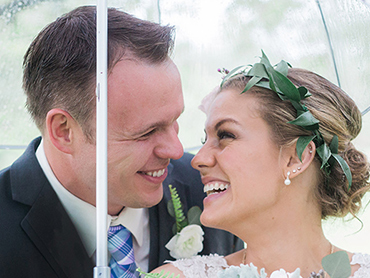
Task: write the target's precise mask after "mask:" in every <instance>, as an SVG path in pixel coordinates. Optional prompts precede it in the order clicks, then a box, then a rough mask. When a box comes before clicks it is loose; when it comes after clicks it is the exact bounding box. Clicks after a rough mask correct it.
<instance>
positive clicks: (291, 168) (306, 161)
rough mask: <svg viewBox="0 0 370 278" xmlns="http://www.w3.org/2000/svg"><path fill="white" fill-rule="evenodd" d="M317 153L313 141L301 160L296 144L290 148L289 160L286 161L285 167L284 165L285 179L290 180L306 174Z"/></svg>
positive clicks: (288, 152)
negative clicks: (303, 173)
mask: <svg viewBox="0 0 370 278" xmlns="http://www.w3.org/2000/svg"><path fill="white" fill-rule="evenodd" d="M315 153H316V146H315V143H314V142H312V141H311V142H310V143H309V144H308V145H307V147H306V148H305V149H304V151H303V153H302V155H301V158H299V157H298V154H297V149H296V144H294V145H293V146H292V147H291V148H288V150H287V153H286V155H287V159H284V161H285V165H283V171H284V173H283V175H284V178H287V176H289V179H290V178H294V177H296V176H298V175H299V174H300V173H302V172H304V171H305V170H306V169H307V168H308V166H310V164H311V162H312V161H313V159H314V158H315ZM288 173H289V174H288Z"/></svg>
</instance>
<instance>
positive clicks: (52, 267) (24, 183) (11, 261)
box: [0, 138, 242, 278]
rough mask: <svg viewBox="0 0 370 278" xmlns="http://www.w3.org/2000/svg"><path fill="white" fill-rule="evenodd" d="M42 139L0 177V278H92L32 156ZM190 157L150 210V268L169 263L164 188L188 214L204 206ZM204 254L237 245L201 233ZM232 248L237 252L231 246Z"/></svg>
mask: <svg viewBox="0 0 370 278" xmlns="http://www.w3.org/2000/svg"><path fill="white" fill-rule="evenodd" d="M39 143H40V138H37V139H35V140H34V141H32V142H31V144H30V145H29V146H28V148H27V150H26V151H25V153H24V154H23V155H22V156H21V157H20V158H19V159H18V160H16V161H15V162H14V163H13V165H12V166H10V167H9V168H7V169H4V170H2V171H1V172H0V225H1V228H0V277H3V278H8V277H9V278H10V277H12V278H18V277H27V278H41V277H46V278H53V277H70V278H72V277H76V278H83V277H93V268H94V265H93V262H92V261H91V259H90V258H89V257H88V255H87V253H86V251H85V248H84V246H83V244H82V242H81V240H80V238H79V235H78V233H77V231H76V228H75V227H74V225H73V223H72V222H71V220H70V218H69V217H68V215H67V213H66V211H65V210H64V208H63V206H62V204H61V203H60V201H59V199H58V197H57V195H56V193H55V192H54V190H53V188H52V187H51V185H50V184H49V182H48V180H47V179H46V177H45V175H44V173H43V171H42V169H41V167H40V165H39V164H38V161H37V159H36V156H35V151H36V149H37V146H38V145H39ZM191 157H192V156H191V155H189V154H185V155H184V157H183V158H181V159H179V160H177V161H173V162H172V164H171V165H170V166H169V167H170V168H169V172H170V174H169V176H168V178H167V180H166V181H165V183H164V198H163V200H162V201H161V202H160V203H159V204H158V205H157V206H155V207H153V208H150V209H149V221H150V237H151V243H150V258H149V268H150V269H153V268H155V267H157V266H158V265H161V264H162V263H163V261H164V260H165V259H171V257H170V256H169V252H168V250H167V249H166V248H165V247H164V245H165V244H166V243H167V242H168V240H169V239H170V238H171V237H172V235H173V234H172V225H173V223H174V221H175V220H174V219H173V218H172V217H171V216H170V215H169V214H168V212H167V209H166V206H167V202H168V200H169V198H170V195H169V190H168V184H172V185H173V186H175V187H176V188H177V190H178V193H179V195H180V198H181V200H182V201H183V205H184V210H185V211H186V210H187V209H188V208H190V207H191V206H193V205H198V206H201V205H202V199H203V197H204V193H203V192H202V188H203V187H202V186H201V185H200V177H199V173H198V172H197V171H195V170H193V169H192V168H191V167H190V166H189V162H190V159H191ZM204 230H205V240H204V245H205V246H204V250H203V253H204V254H208V253H211V252H212V253H219V254H227V253H230V252H233V251H235V250H236V249H240V248H241V247H242V243H241V241H240V240H236V238H235V237H234V236H232V235H230V234H228V233H226V232H223V231H219V230H214V229H207V228H206V229H204ZM235 244H236V246H235Z"/></svg>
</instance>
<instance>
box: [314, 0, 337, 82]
mask: <svg viewBox="0 0 370 278" xmlns="http://www.w3.org/2000/svg"><path fill="white" fill-rule="evenodd" d="M316 3H317V6H318V7H319V10H320V14H321V19H322V23H323V24H324V28H325V32H326V37H327V38H328V42H329V47H330V53H331V58H332V60H333V64H334V70H335V75H336V76H337V82H338V87H339V88H341V86H340V80H339V74H338V68H337V63H336V61H335V56H334V50H333V45H332V43H331V39H330V35H329V30H328V27H327V26H326V21H325V17H324V13H323V12H322V9H321V5H320V0H316Z"/></svg>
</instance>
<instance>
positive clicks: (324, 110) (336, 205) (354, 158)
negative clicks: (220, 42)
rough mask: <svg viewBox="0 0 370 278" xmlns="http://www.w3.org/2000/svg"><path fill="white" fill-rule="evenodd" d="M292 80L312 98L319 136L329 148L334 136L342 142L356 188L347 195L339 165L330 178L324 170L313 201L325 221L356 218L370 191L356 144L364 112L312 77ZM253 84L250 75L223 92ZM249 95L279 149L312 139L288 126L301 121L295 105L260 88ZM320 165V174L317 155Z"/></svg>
mask: <svg viewBox="0 0 370 278" xmlns="http://www.w3.org/2000/svg"><path fill="white" fill-rule="evenodd" d="M287 77H288V78H289V79H290V80H291V81H292V83H293V84H294V85H296V86H297V87H300V86H304V87H306V88H307V89H308V90H309V92H310V93H311V94H312V96H311V97H308V98H306V99H304V100H302V102H303V104H304V105H305V106H306V107H307V108H308V109H309V111H310V112H311V113H312V115H313V116H314V117H315V118H316V119H318V120H319V121H320V128H319V130H320V132H321V134H322V136H323V137H324V140H325V142H326V143H327V144H328V145H329V144H330V142H331V140H332V138H333V136H334V135H337V136H338V141H339V142H338V154H339V155H340V156H342V158H343V159H344V160H345V161H346V162H347V164H348V166H349V168H350V170H351V173H352V186H351V188H350V190H348V181H347V179H346V177H345V175H344V173H343V171H342V169H341V167H340V165H339V164H338V163H334V165H333V167H332V169H331V173H330V175H329V176H327V175H326V174H325V172H324V171H323V170H320V174H319V175H320V179H319V180H320V182H319V183H318V184H317V187H316V188H315V190H314V192H315V193H314V195H315V198H316V200H317V202H318V203H319V205H320V207H321V217H322V219H324V218H326V217H328V216H337V217H344V216H345V215H347V214H348V213H351V214H352V215H355V214H356V213H357V212H358V211H359V209H360V208H361V206H362V204H361V199H362V197H363V195H364V194H365V193H366V192H367V191H369V190H370V184H369V170H370V166H369V163H368V161H367V158H366V156H365V155H364V154H363V153H362V152H360V151H358V150H356V148H355V147H354V145H353V144H352V143H351V140H352V139H354V138H356V136H357V135H358V134H359V132H360V130H361V126H362V118H361V112H360V111H359V109H358V107H357V106H356V104H355V103H354V101H353V100H352V99H351V98H350V97H349V96H348V95H347V94H346V93H345V92H344V91H343V90H341V89H340V88H339V87H337V86H336V85H334V84H332V83H331V82H330V81H328V80H326V79H325V78H323V77H321V76H319V75H317V74H315V73H313V72H310V71H308V70H304V69H298V68H292V69H289V71H288V76H287ZM249 80H250V78H249V77H246V76H245V75H237V76H235V77H233V78H230V79H229V80H227V81H226V82H225V83H224V84H223V86H222V89H220V91H222V90H225V89H227V88H234V89H237V90H241V91H242V90H243V89H244V87H245V86H246V84H247V83H248V81H249ZM246 93H247V94H253V96H254V97H256V98H258V99H259V100H260V103H259V107H257V109H258V111H259V113H260V115H261V117H262V118H263V119H264V120H265V121H266V123H267V124H268V125H269V126H270V128H271V131H272V132H271V136H272V139H273V140H274V142H276V144H277V145H278V146H279V147H284V146H289V145H291V144H292V142H295V140H296V139H297V138H299V137H300V136H309V135H311V131H308V130H305V129H303V128H301V127H299V126H297V125H293V124H289V123H288V121H292V120H294V119H295V118H296V117H297V111H296V109H295V108H294V107H293V106H292V104H291V102H290V101H282V100H281V99H280V98H279V97H278V96H277V94H276V93H275V92H273V91H271V90H269V89H265V88H262V87H257V86H254V87H253V88H252V89H250V90H249V91H247V92H246ZM315 159H316V160H317V165H318V166H317V167H318V171H319V169H320V165H321V161H318V160H319V159H320V158H319V156H318V155H316V158H315Z"/></svg>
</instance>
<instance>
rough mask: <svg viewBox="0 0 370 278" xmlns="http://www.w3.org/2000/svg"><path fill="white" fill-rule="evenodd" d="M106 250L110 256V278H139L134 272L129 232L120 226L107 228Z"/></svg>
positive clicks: (134, 266)
mask: <svg viewBox="0 0 370 278" xmlns="http://www.w3.org/2000/svg"><path fill="white" fill-rule="evenodd" d="M108 250H109V252H110V253H111V255H112V257H111V259H110V262H109V265H110V267H111V278H132V277H139V273H138V272H136V264H135V257H134V249H133V247H132V235H131V232H130V231H129V230H127V229H126V228H125V227H123V226H122V225H118V226H111V227H109V230H108Z"/></svg>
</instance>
